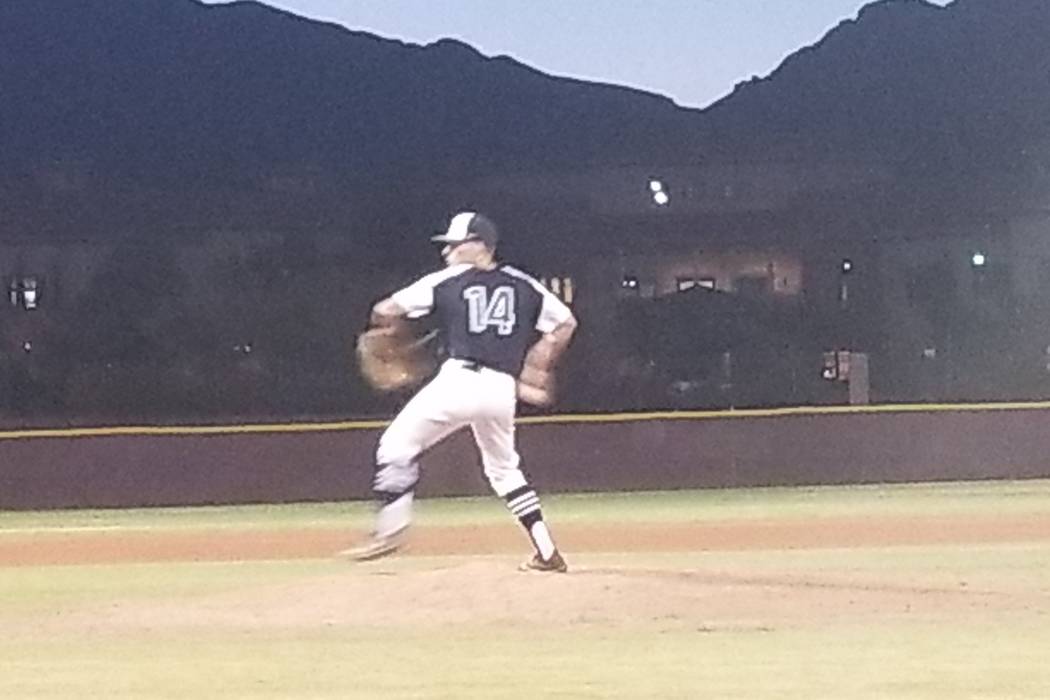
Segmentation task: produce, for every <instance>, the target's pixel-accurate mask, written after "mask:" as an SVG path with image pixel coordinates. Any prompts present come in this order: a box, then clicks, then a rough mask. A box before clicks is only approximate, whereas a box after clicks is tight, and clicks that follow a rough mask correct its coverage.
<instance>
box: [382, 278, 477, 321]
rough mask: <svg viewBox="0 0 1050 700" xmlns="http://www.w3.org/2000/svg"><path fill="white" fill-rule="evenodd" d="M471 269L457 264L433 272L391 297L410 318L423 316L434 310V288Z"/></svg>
mask: <svg viewBox="0 0 1050 700" xmlns="http://www.w3.org/2000/svg"><path fill="white" fill-rule="evenodd" d="M468 269H470V266H469V265H455V266H453V267H447V268H445V269H444V270H439V271H437V272H432V273H430V274H429V275H426V276H425V277H422V278H420V279H418V280H416V281H415V282H413V283H412V284H410V285H408V286H407V287H405V288H404V289H401V290H398V291H396V292H394V293H393V294H391V295H390V299H391V300H392V301H393V302H394V303H395V304H397V305H398V306H400V307H401V308H402V309H404V310H405V315H406V316H408V317H409V318H421V317H423V316H426V315H427V314H429V313H430V312H431V311H433V310H434V288H435V287H437V286H438V285H439V284H441V283H442V282H444V281H445V280H447V279H449V278H450V277H455V276H456V275H458V274H461V273H462V272H464V271H465V270H468Z"/></svg>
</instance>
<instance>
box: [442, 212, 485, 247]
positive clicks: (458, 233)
mask: <svg viewBox="0 0 1050 700" xmlns="http://www.w3.org/2000/svg"><path fill="white" fill-rule="evenodd" d="M430 240H432V241H437V242H439V243H462V242H464V241H481V242H482V243H484V244H485V247H486V248H489V249H490V250H494V249H495V248H496V243H498V242H499V232H497V231H496V224H494V223H492V221H491V220H490V219H489V218H488V217H486V216H483V215H481V214H478V213H477V212H473V211H465V212H460V213H459V214H456V215H455V216H453V217H452V221H450V222H449V225H448V231H446V232H445V233H443V234H441V235H439V236H434V237H432V238H431V239H430Z"/></svg>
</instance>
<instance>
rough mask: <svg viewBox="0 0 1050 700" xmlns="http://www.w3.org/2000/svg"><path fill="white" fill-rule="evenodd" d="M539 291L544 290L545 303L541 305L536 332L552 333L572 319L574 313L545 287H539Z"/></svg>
mask: <svg viewBox="0 0 1050 700" xmlns="http://www.w3.org/2000/svg"><path fill="white" fill-rule="evenodd" d="M539 289H540V290H542V292H541V294H542V298H543V301H542V302H541V305H540V313H539V316H537V317H536V330H538V331H539V332H540V333H550V332H551V331H553V330H554V329H555V328H557V327H558V326H560V325H561V324H563V323H565V322H566V321H568V320H569V319H570V318H572V311H570V310H569V307H568V306H566V305H565V304H564V303H563V302H562V300H561V299H559V298H558V297H556V296H554V294H552V293H551V292H550V291H549V290H547V289H546V288H545V287H543V286H542V285H539Z"/></svg>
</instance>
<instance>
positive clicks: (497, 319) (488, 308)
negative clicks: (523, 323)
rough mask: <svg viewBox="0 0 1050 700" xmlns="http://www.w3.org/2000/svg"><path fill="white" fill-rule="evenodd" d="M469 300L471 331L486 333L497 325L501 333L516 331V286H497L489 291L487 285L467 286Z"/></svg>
mask: <svg viewBox="0 0 1050 700" xmlns="http://www.w3.org/2000/svg"><path fill="white" fill-rule="evenodd" d="M463 298H464V299H466V301H467V323H468V328H469V329H470V332H471V333H484V332H485V331H486V330H487V329H488V327H489V326H495V327H496V332H497V333H498V334H499V335H510V334H511V333H513V332H514V324H515V323H516V322H517V320H518V319H517V317H516V316H515V314H514V287H496V288H495V289H493V290H492V297H491V298H489V291H488V289H486V288H485V287H482V286H475V287H467V288H466V289H464V290H463Z"/></svg>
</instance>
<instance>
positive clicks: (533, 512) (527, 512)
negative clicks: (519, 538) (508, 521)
mask: <svg viewBox="0 0 1050 700" xmlns="http://www.w3.org/2000/svg"><path fill="white" fill-rule="evenodd" d="M503 498H504V499H505V500H506V501H507V508H508V509H510V512H511V513H513V514H514V517H516V518H517V519H518V522H520V523H521V526H522V527H523V528H525V532H527V533H528V535H529V539H531V540H532V544H533V546H534V547H535V548H536V551H537V552H539V555H540V557H541V558H543V559H550V558H551V557H552V556H553V555H554V540H553V539H552V538H551V533H550V531H549V530H548V529H547V525H546V523H544V522H543V511H542V510H540V497H539V496H537V495H536V491H535V490H533V488H532V487H531V486H522V487H520V488H516V489H514V490H513V491H511V492H510V493H508V494H507V495H506V496H504V497H503Z"/></svg>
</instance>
